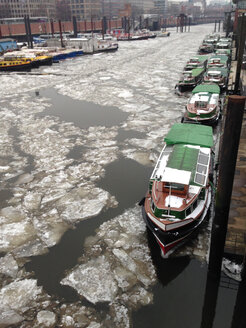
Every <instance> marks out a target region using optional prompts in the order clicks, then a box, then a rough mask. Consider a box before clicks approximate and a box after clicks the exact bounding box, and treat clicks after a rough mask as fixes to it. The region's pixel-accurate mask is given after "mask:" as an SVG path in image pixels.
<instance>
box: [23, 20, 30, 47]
mask: <svg viewBox="0 0 246 328" xmlns="http://www.w3.org/2000/svg"><path fill="white" fill-rule="evenodd" d="M24 23H25V30H26V41H27V44H28V48H29V47H30V38H29V31H28V26H27V16H26V15H25V16H24Z"/></svg>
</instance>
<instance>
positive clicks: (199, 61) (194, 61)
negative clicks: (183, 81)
mask: <svg viewBox="0 0 246 328" xmlns="http://www.w3.org/2000/svg"><path fill="white" fill-rule="evenodd" d="M207 62H208V56H205V55H198V56H194V57H191V58H190V59H189V60H188V62H187V63H186V65H185V67H184V71H190V70H192V69H193V68H206V65H207Z"/></svg>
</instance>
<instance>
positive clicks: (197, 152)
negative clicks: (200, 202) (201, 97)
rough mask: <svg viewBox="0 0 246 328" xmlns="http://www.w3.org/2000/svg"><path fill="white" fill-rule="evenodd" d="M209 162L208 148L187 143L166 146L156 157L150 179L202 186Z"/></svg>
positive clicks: (205, 178) (204, 182)
mask: <svg viewBox="0 0 246 328" xmlns="http://www.w3.org/2000/svg"><path fill="white" fill-rule="evenodd" d="M184 125H186V124H184ZM209 162H210V149H209V148H205V147H200V146H192V145H188V144H176V145H172V146H166V147H164V149H163V151H162V153H161V155H160V157H159V159H158V162H157V164H156V166H155V169H154V171H153V173H152V176H151V179H152V180H157V181H162V182H169V183H175V184H183V185H195V186H200V187H201V186H202V187H204V186H205V185H206V181H207V175H208V171H209Z"/></svg>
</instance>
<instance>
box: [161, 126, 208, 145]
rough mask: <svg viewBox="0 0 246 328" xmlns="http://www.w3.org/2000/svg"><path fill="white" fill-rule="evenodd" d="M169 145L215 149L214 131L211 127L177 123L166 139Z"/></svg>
mask: <svg viewBox="0 0 246 328" xmlns="http://www.w3.org/2000/svg"><path fill="white" fill-rule="evenodd" d="M164 141H165V142H166V144H167V145H174V144H190V145H197V146H201V147H207V148H211V147H213V130H212V127H211V126H206V125H198V124H188V123H185V124H183V123H175V124H174V125H173V126H172V127H171V129H170V131H169V132H168V134H167V136H166V137H165V138H164Z"/></svg>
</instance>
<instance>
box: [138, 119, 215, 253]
mask: <svg viewBox="0 0 246 328" xmlns="http://www.w3.org/2000/svg"><path fill="white" fill-rule="evenodd" d="M164 141H165V145H164V148H163V150H162V151H161V154H160V156H159V159H158V161H157V163H156V166H155V168H154V170H153V172H152V175H151V177H150V181H149V188H148V192H147V194H146V197H145V198H144V199H143V200H142V202H140V205H142V214H143V218H144V220H145V223H146V225H147V227H148V228H149V229H150V230H151V232H152V233H153V235H154V236H155V238H156V240H157V243H158V244H159V246H160V248H161V253H162V256H163V257H167V256H168V255H169V254H170V253H172V250H174V249H175V248H176V247H177V246H179V245H180V244H182V243H183V242H185V241H186V240H187V238H188V237H189V236H191V234H193V232H195V231H196V230H197V228H198V227H199V226H200V225H201V223H202V222H203V221H204V219H205V217H206V214H207V211H208V209H209V206H210V203H211V186H210V178H211V174H212V158H211V156H212V147H213V131H212V128H211V127H209V126H203V125H196V124H182V123H176V124H174V125H173V126H172V128H171V129H170V131H169V132H168V134H167V136H166V137H165V138H164Z"/></svg>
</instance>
